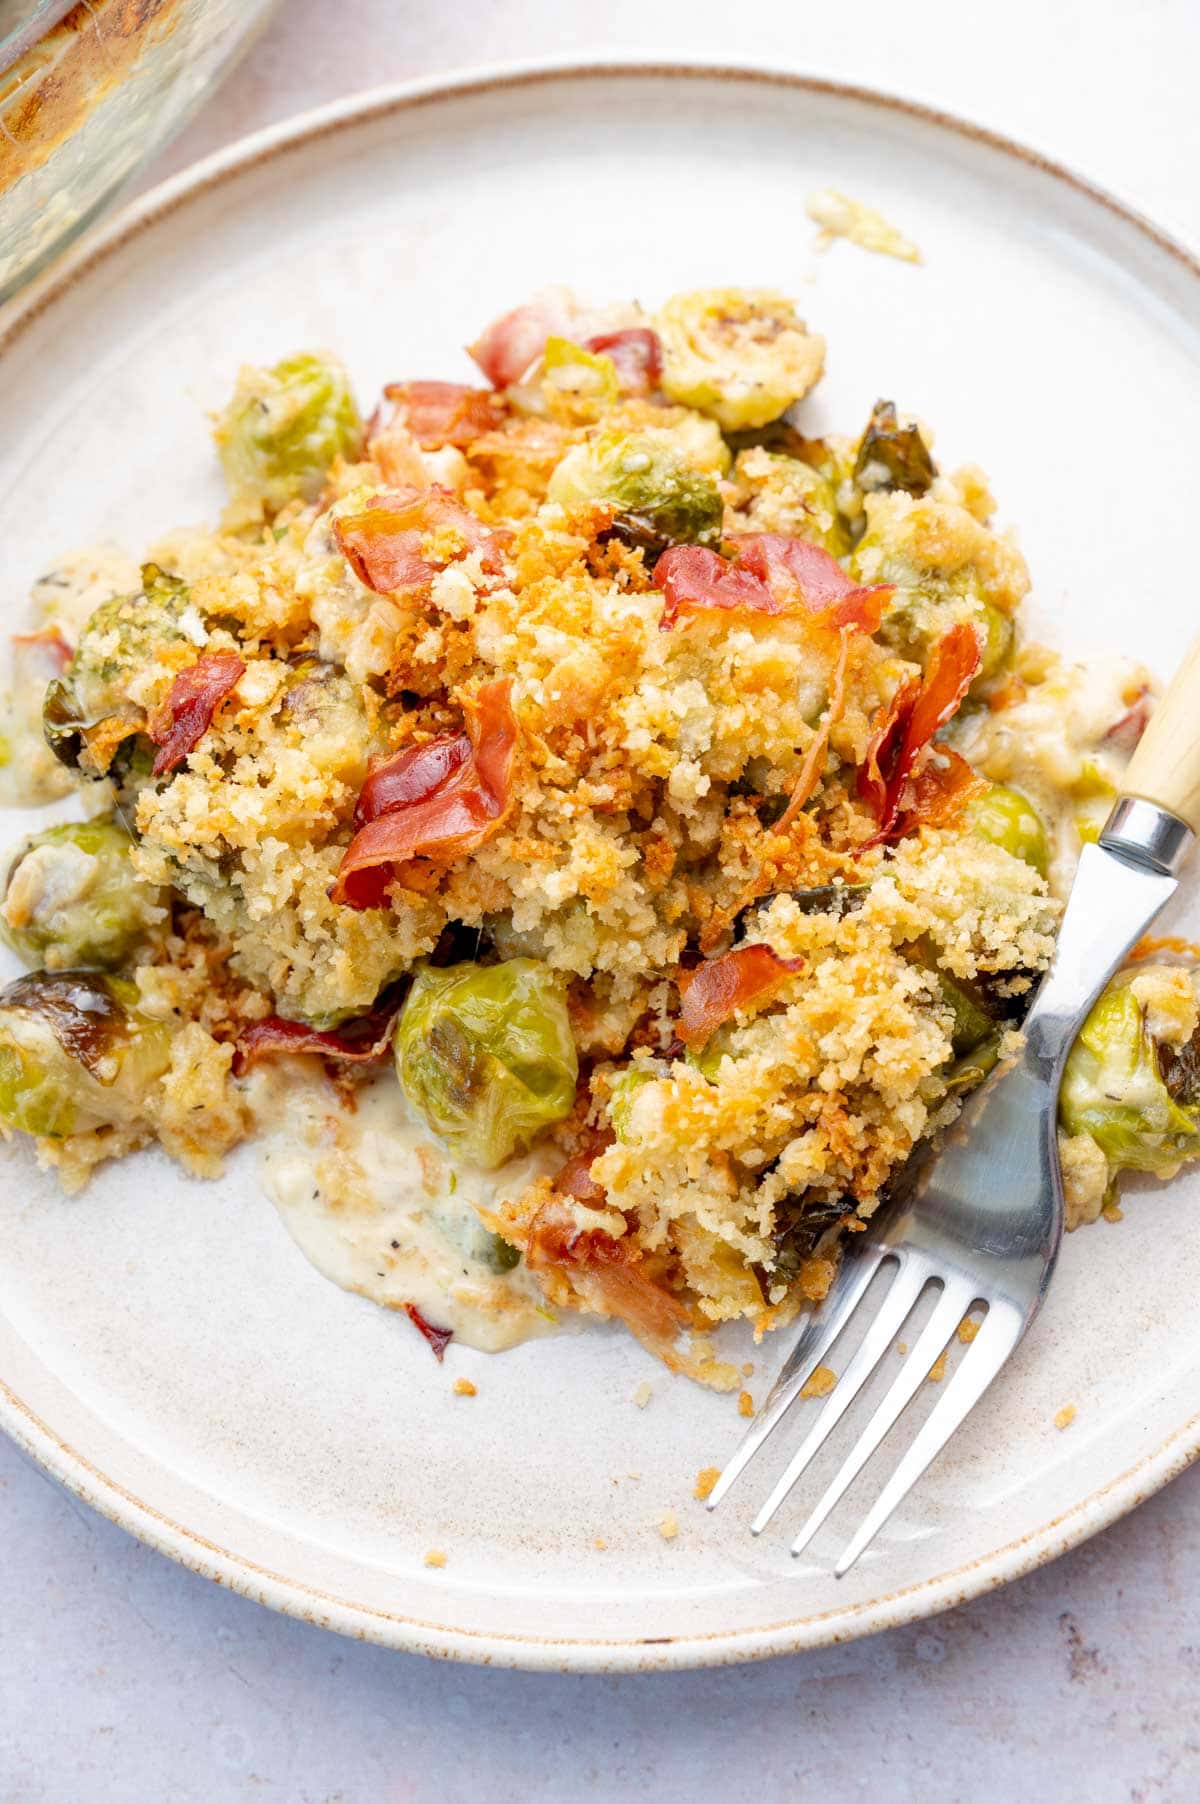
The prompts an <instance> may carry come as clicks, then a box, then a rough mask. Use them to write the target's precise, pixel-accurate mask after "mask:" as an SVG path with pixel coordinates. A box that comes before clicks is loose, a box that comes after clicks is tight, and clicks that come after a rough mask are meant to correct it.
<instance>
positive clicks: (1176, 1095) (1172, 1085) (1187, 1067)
mask: <svg viewBox="0 0 1200 1804" xmlns="http://www.w3.org/2000/svg"><path fill="white" fill-rule="evenodd" d="M1158 1055H1159V1066H1160V1068H1161V1070H1162V1074H1163V1081H1164V1083H1165V1084H1166V1086H1167V1094H1168V1095H1169V1096H1170V1098H1171V1100H1172V1101H1173V1102H1177V1103H1179V1104H1180V1105H1181V1106H1182V1107H1183V1108H1194V1107H1195V1106H1196V1104H1198V1103H1200V1028H1197V1030H1196V1032H1195V1033H1194V1034H1193V1035H1192V1037H1191V1039H1190V1040H1187V1041H1186V1042H1185V1043H1184V1044H1183V1045H1182V1046H1181V1047H1179V1048H1178V1049H1177V1050H1176V1049H1175V1048H1173V1047H1172V1048H1168V1047H1163V1046H1160V1047H1159V1049H1158Z"/></svg>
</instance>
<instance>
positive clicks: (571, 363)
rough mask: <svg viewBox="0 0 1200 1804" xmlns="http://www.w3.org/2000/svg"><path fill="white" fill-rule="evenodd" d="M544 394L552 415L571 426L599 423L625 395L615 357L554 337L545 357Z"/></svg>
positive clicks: (544, 352) (542, 385)
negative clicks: (622, 395)
mask: <svg viewBox="0 0 1200 1804" xmlns="http://www.w3.org/2000/svg"><path fill="white" fill-rule="evenodd" d="M541 391H542V395H543V398H544V399H545V401H546V404H547V406H548V407H549V409H550V412H551V414H552V415H553V416H555V417H556V418H559V419H563V420H566V421H567V422H569V423H574V422H587V421H589V420H595V419H598V418H599V416H600V415H601V414H602V413H603V412H604V410H605V408H608V407H611V406H612V405H613V403H614V402H615V401H616V400H617V399H618V398H619V396H620V392H621V391H620V384H619V383H618V381H617V366H616V364H615V363H614V362H613V360H612V358H611V357H605V356H602V355H601V356H597V355H596V353H595V352H594V351H585V350H584V349H583V346H582V345H577V344H572V343H571V340H570V339H569V338H554V337H551V338H548V339H547V340H546V349H545V350H544V351H543V353H542V363H541Z"/></svg>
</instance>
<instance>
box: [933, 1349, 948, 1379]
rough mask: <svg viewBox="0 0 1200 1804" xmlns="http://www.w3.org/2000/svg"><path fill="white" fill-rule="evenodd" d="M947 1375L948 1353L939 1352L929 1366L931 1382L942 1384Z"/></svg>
mask: <svg viewBox="0 0 1200 1804" xmlns="http://www.w3.org/2000/svg"><path fill="white" fill-rule="evenodd" d="M945 1376H946V1355H945V1353H939V1354H938V1356H937V1358H936V1359H935V1360H934V1362H933V1364H932V1365H931V1366H930V1368H929V1382H930V1384H940V1383H941V1382H942V1379H943V1378H944V1377H945Z"/></svg>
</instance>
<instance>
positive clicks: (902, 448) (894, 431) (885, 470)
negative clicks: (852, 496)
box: [854, 401, 937, 495]
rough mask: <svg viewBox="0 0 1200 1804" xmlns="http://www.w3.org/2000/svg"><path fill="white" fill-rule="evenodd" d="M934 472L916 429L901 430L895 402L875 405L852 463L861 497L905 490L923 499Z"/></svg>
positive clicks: (902, 428) (880, 402) (930, 458)
mask: <svg viewBox="0 0 1200 1804" xmlns="http://www.w3.org/2000/svg"><path fill="white" fill-rule="evenodd" d="M936 475H937V470H936V468H935V467H934V462H933V458H932V457H931V456H930V454H929V447H928V445H927V444H926V443H925V440H924V439H923V438H922V437H921V434H920V432H919V431H918V429H917V427H916V426H902V425H901V424H900V422H899V420H898V419H897V418H896V405H895V402H894V401H876V403H875V409H874V412H873V413H872V415H871V418H870V422H869V424H868V426H867V430H866V431H865V432H864V433H863V436H862V443H861V444H860V445H859V448H858V457H857V458H856V459H855V463H854V481H855V484H856V486H857V487H858V488H860V489H861V490H862V491H863V493H864V494H868V495H869V494H873V493H874V492H875V490H877V489H905V490H907V492H908V493H909V494H910V495H923V494H925V492H926V490H927V489H928V488H929V486H930V484H931V483H932V481H933V479H934V477H935V476H936Z"/></svg>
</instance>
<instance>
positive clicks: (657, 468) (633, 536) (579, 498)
mask: <svg viewBox="0 0 1200 1804" xmlns="http://www.w3.org/2000/svg"><path fill="white" fill-rule="evenodd" d="M548 494H549V498H550V500H551V501H557V502H559V503H560V504H561V505H562V506H563V507H565V508H567V509H569V510H571V509H579V508H583V507H587V506H590V505H594V504H595V503H597V502H600V503H607V504H609V505H610V506H611V507H612V509H613V518H612V525H611V529H610V530H611V531H612V533H613V534H614V536H616V537H618V538H620V539H621V540H623V542H624V543H626V544H628V545H635V546H639V547H640V548H641V549H642V550H644V551H645V552H646V553H647V555H648V556H649V557H651V558H655V557H658V556H659V554H660V553H661V552H663V551H665V550H666V549H667V547H668V546H669V545H679V544H690V545H707V546H710V547H711V546H715V545H718V544H719V543H720V540H721V521H722V517H723V514H724V504H723V502H722V500H721V495H720V491H719V490H718V488H717V485H716V482H715V480H714V478H713V477H712V476H710V475H708V474H706V473H705V472H704V471H701V470H697V469H695V468H694V467H693V466H692V465H691V464H690V463H688V462H687V461H686V460H685V459H684V458H683V457H681V456H680V455H679V453H678V451H677V450H676V449H675V447H674V446H673V445H671V444H670V442H669V440H668V439H667V438H666V436H665V435H663V436H659V435H656V434H654V433H653V432H645V433H628V434H623V435H620V436H615V435H608V434H606V435H603V436H601V437H600V438H597V439H595V440H593V441H592V442H591V443H589V444H583V445H576V446H575V448H574V449H573V450H571V451H569V452H568V453H567V455H566V457H564V458H563V460H562V462H561V463H560V464H559V466H558V468H557V469H556V470H555V472H554V474H553V476H552V477H551V478H550V486H549V490H548Z"/></svg>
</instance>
